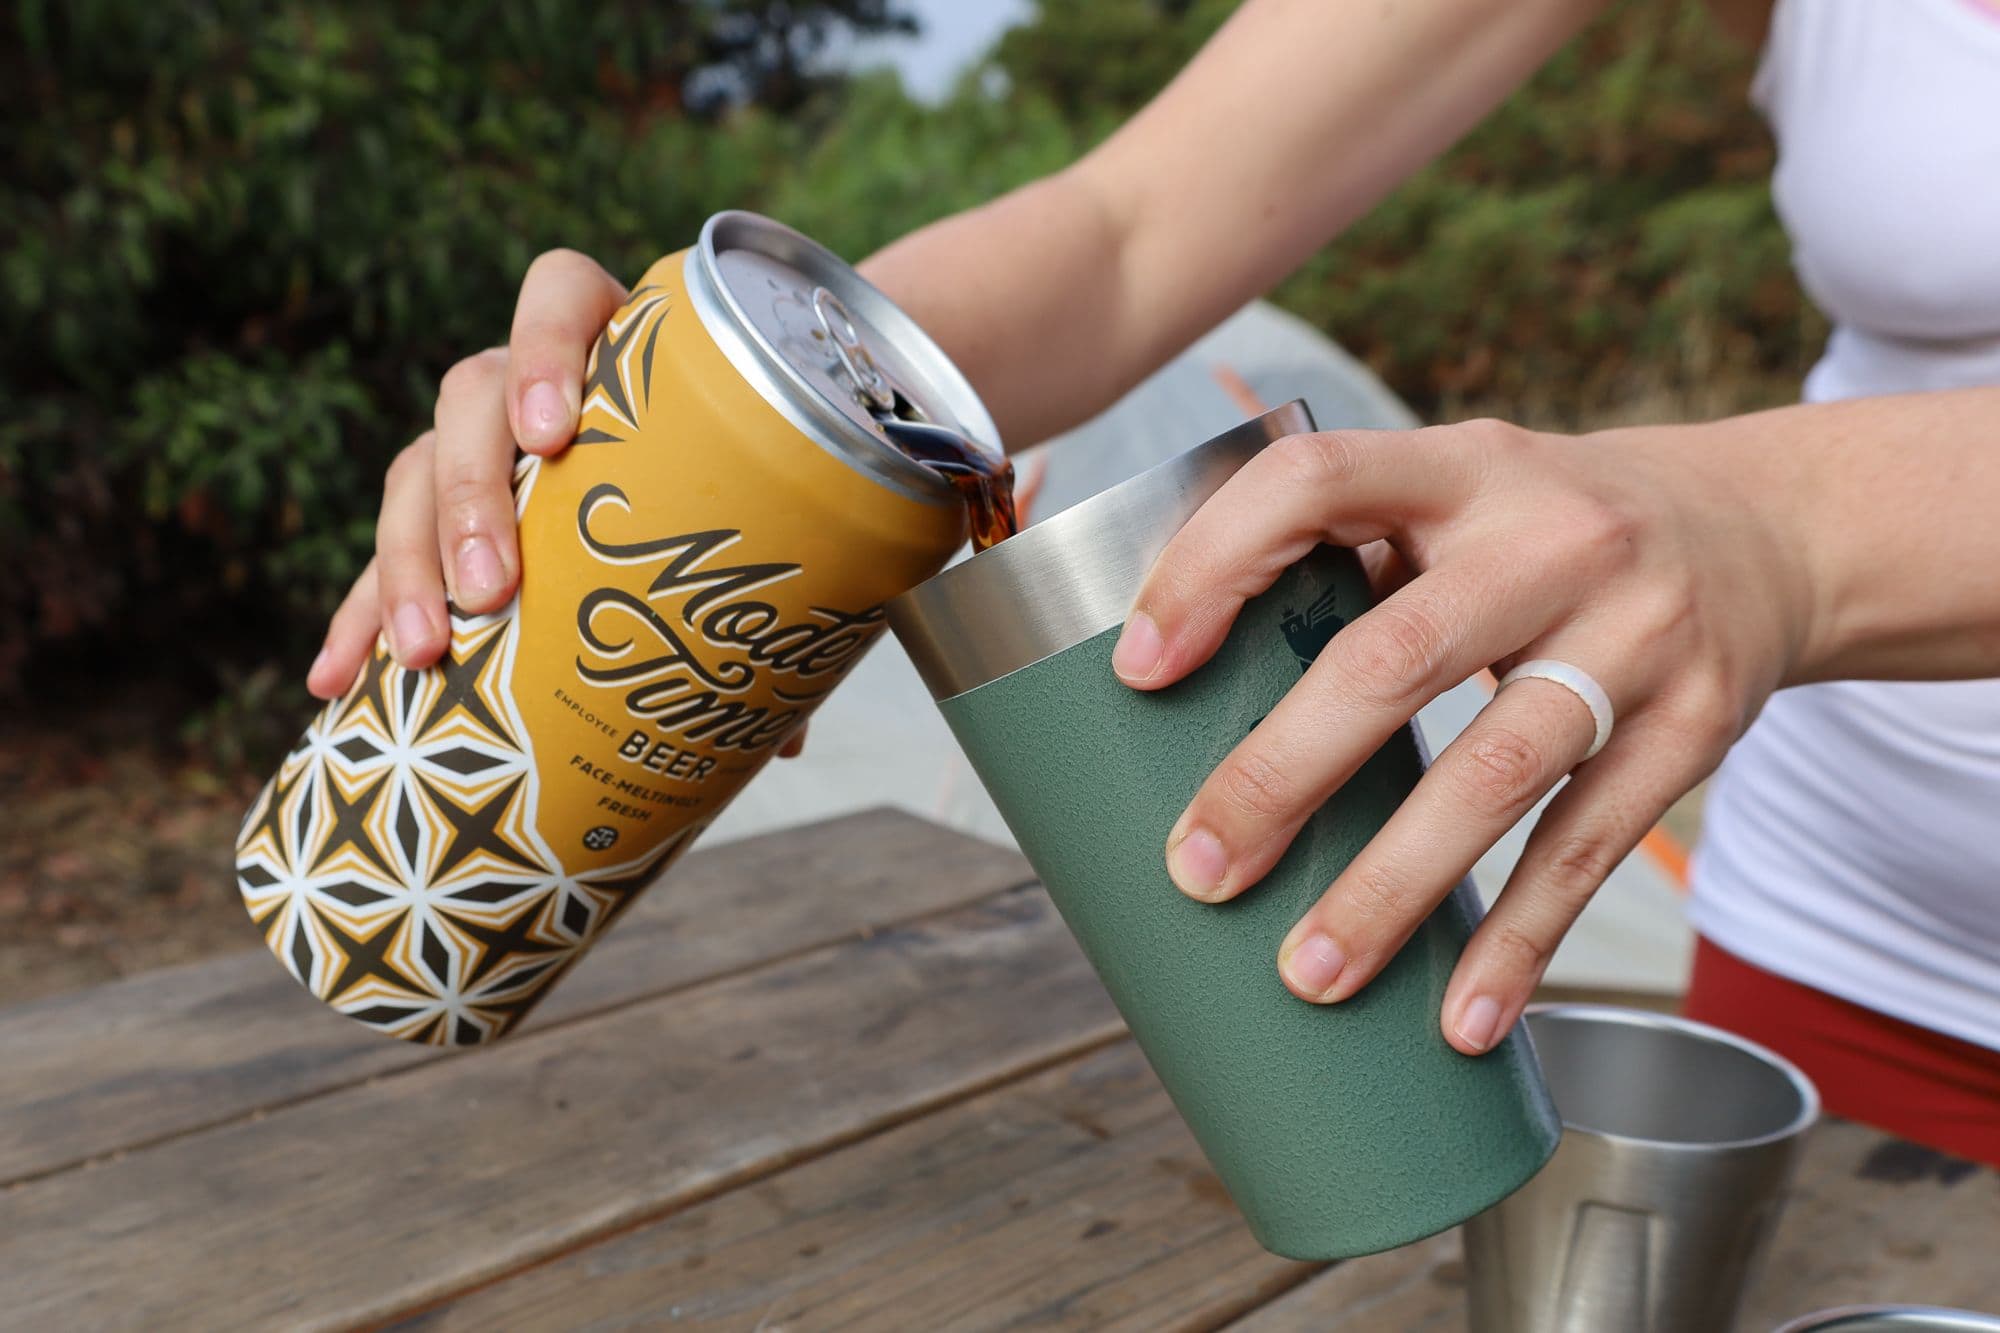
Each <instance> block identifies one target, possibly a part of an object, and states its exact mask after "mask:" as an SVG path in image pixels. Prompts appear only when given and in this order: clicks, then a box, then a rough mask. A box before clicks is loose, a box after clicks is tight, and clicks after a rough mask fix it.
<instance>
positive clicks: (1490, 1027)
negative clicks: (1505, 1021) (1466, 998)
mask: <svg viewBox="0 0 2000 1333" xmlns="http://www.w3.org/2000/svg"><path fill="white" fill-rule="evenodd" d="M1499 1026H1500V1002H1499V1001H1498V1000H1496V999H1494V998H1493V997H1492V996H1491V995H1479V996H1475V997H1474V998H1473V1000H1472V1002H1471V1003H1470V1004H1468V1005H1466V1006H1465V1008H1464V1009H1462V1010H1460V1011H1459V1015H1458V1039H1459V1040H1460V1041H1462V1042H1464V1043H1465V1044H1466V1045H1467V1046H1470V1047H1472V1048H1473V1049H1474V1050H1476V1051H1483V1050H1485V1049H1487V1048H1488V1047H1490V1046H1491V1045H1492V1044H1493V1040H1494V1038H1495V1037H1496V1036H1497V1035H1498V1034H1497V1033H1496V1032H1495V1030H1494V1029H1496V1028H1498V1027H1499Z"/></svg>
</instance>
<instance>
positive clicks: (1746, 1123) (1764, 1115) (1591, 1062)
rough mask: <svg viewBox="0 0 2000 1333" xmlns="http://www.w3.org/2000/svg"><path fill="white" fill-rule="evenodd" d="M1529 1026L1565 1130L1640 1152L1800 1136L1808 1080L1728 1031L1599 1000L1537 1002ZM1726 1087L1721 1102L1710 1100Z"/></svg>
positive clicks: (1810, 1095) (1809, 1118)
mask: <svg viewBox="0 0 2000 1333" xmlns="http://www.w3.org/2000/svg"><path fill="white" fill-rule="evenodd" d="M1526 1017H1527V1024H1528V1031H1529V1034H1530V1036H1531V1037H1532V1038H1533V1040H1534V1044H1535V1051H1536V1054H1537V1056H1538V1057H1539V1058H1540V1060H1541V1065H1542V1072H1543V1074H1544V1075H1545V1076H1546V1078H1547V1079H1548V1084H1549V1093H1550V1096H1551V1097H1553V1098H1554V1100H1555V1104H1556V1110H1557V1112H1558V1113H1559V1114H1560V1115H1561V1116H1562V1121H1563V1127H1564V1132H1565V1133H1572V1134H1583V1135H1587V1136H1589V1137H1592V1138H1596V1139H1600V1140H1603V1141H1605V1142H1608V1143H1621V1144H1632V1145H1634V1146H1635V1147H1643V1148H1645V1149H1647V1150H1648V1151H1654V1152H1666V1153H1672V1152H1676V1151H1686V1152H1690V1153H1704V1154H1714V1153H1725V1152H1732V1151H1738V1150H1749V1149H1755V1148H1760V1147H1763V1146H1765V1145H1768V1144H1771V1143H1775V1142H1779V1141H1782V1140H1784V1139H1788V1138H1793V1137H1795V1136H1797V1135H1800V1134H1803V1133H1804V1132H1805V1131H1806V1130H1807V1129H1809V1128H1810V1127H1811V1126H1812V1125H1813V1123H1814V1122H1815V1121H1817V1120H1818V1119H1819V1109H1820V1103H1819V1091H1818V1090H1817V1089H1816V1088H1814V1087H1813V1084H1812V1080H1811V1079H1809V1078H1807V1077H1806V1076H1805V1074H1804V1072H1803V1071H1801V1070H1800V1069H1799V1068H1798V1067H1797V1066H1796V1065H1794V1064H1792V1063H1791V1062H1790V1061H1789V1060H1786V1059H1785V1058H1784V1057H1782V1056H1780V1055H1778V1054H1777V1053H1776V1052H1774V1051H1771V1050H1768V1049H1766V1048H1765V1047H1762V1046H1759V1045H1758V1044H1757V1043H1755V1042H1753V1041H1748V1040H1746V1039H1744V1038H1742V1037H1739V1036H1737V1035H1736V1034H1735V1033H1733V1032H1725V1031H1723V1030H1722V1029H1721V1028H1716V1027H1710V1026H1709V1025H1708V1024H1706V1023H1697V1022H1694V1021H1693V1020H1691V1019H1685V1018H1678V1017H1674V1016H1671V1015H1667V1014H1656V1013H1649V1012H1647V1011H1644V1010H1638V1009H1623V1008H1619V1007H1617V1006H1615V1005H1598V1004H1538V1005H1531V1006H1529V1008H1528V1011H1527V1015H1526ZM1724 1086H1728V1087H1729V1088H1731V1090H1732V1091H1731V1093H1730V1095H1729V1096H1726V1097H1724V1096H1718V1095H1717V1093H1718V1091H1719V1090H1720V1089H1721V1088H1723V1087H1724Z"/></svg>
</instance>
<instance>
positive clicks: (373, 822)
mask: <svg viewBox="0 0 2000 1333" xmlns="http://www.w3.org/2000/svg"><path fill="white" fill-rule="evenodd" d="M517 624H518V622H517V621H516V620H515V619H514V617H513V616H512V615H511V614H509V613H506V612H503V613H500V614H499V615H495V616H485V617H477V618H472V617H459V616H456V615H454V617H453V620H452V625H453V634H452V649H451V654H450V656H449V657H448V658H446V659H445V660H444V661H441V662H440V663H439V664H438V665H437V666H436V667H434V668H432V669H430V670H428V671H404V670H403V669H402V668H400V667H398V666H397V665H396V664H395V662H394V660H393V659H392V658H391V657H390V656H389V654H388V653H387V651H386V650H384V649H383V648H381V647H380V646H379V645H378V647H377V648H376V651H375V655H374V656H373V658H372V659H370V661H369V662H368V664H367V666H366V668H365V669H364V670H363V672H362V675H361V678H360V680H359V681H358V682H357V683H356V684H355V686H354V688H353V689H352V690H351V691H350V692H349V693H348V695H347V697H346V698H344V699H341V700H338V701H336V702H335V703H333V704H330V705H328V706H327V708H326V709H325V710H324V711H322V712H321V713H320V715H319V716H318V717H317V718H315V719H314V721H313V723H312V725H311V726H310V727H308V728H307V730H306V733H305V735H304V737H303V738H301V739H300V741H299V743H298V744H297V745H296V746H294V747H293V749H292V752H291V753H290V754H289V755H287V756H286V757H285V761H284V763H283V764H282V765H280V767H279V770H278V772H277V774H276V775H275V776H274V777H273V778H272V779H271V781H270V782H269V783H267V784H266V785H265V788H264V791H263V794H262V795H260V796H259V797H258V798H257V801H256V803H255V804H254V805H253V806H252V807H251V808H250V813H249V815H248V816H247V817H246V818H245V820H244V824H243V832H242V836H241V838H240V839H239V841H238V844H237V853H236V877H237V886H238V888H239V889H240V890H241V891H242V894H243V901H244V905H245V906H246V907H248V908H249V910H250V916H251V919H252V920H254V921H255V922H256V923H257V925H258V927H259V928H260V929H261V930H262V931H263V933H264V942H265V943H266V944H267V945H268V946H269V947H270V949H271V952H272V953H274V954H276V955H277V956H278V958H279V960H280V961H282V962H283V963H284V965H285V967H286V968H287V969H288V970H289V971H290V972H291V973H292V975H293V976H294V977H296V978H297V979H298V981H299V982H300V984H302V985H304V986H305V987H306V988H307V989H309V990H311V991H312V992H313V993H314V994H315V995H317V996H319V997H320V998H321V999H322V1000H325V1001H326V1002H327V1003H328V1004H331V1005H332V1006H333V1007H334V1008H336V1009H338V1010H339V1011H340V1012H342V1013H344V1014H346V1015H347V1016H349V1017H350V1018H354V1019H357V1020H359V1021H361V1022H363V1023H368V1024H370V1025H372V1026H374V1027H377V1028H380V1029H381V1030H382V1031H384V1032H386V1033H389V1034H391V1035H394V1036H398V1037H403V1038H406V1039H409V1040H412V1041H423V1042H430V1043H433V1044H437V1045H452V1044H456V1045H473V1044H476V1043H479V1042H483V1041H487V1040H490V1039H492V1038H494V1037H497V1036H499V1035H501V1034H502V1033H504V1032H505V1031H507V1030H508V1029H509V1028H510V1027H512V1026H513V1025H514V1024H515V1023H517V1022H518V1021H520V1019H521V1017H522V1016H523V1015H524V1014H526V1013H527V1011H528V1010H529V1009H530V1008H532V1007H533V1005H534V1003H535V1002H536V1001H537V1000H538V999H540V998H541V995H542V993H543V992H544V991H545V990H546V989H547V988H548V986H549V985H550V983H552V982H553V981H554V980H555V979H556V978H557V977H558V976H559V975H560V974H561V973H562V971H563V969H564V968H565V967H567V966H568V964H569V963H570V962H571V961H572V960H573V959H574V958H576V957H577V956H578V955H579V954H580V953H581V952H582V951H583V950H584V949H585V948H586V947H588V946H589V944H590V943H591V942H592V941H593V940H594V939H595V938H596V936H597V935H598V934H599V933H601V932H602V931H603V930H604V929H605V928H606V927H607V926H608V925H609V924H610V923H611V922H612V920H613V919H615V918H616V917H617V916H618V915H619V913H620V912H621V911H622V910H623V908H624V907H625V906H626V904H628V903H629V902H630V901H631V900H632V899H633V898H634V897H636V896H637V894H638V892H639V890H641V889H643V888H644V887H645V886H646V885H647V884H648V883H650V882H651V881H652V879H653V878H654V876H655V875H657V874H658V872H659V870H660V869H661V867H662V866H663V864H664V862H665V859H666V858H667V857H668V856H670V855H671V854H672V852H673V851H674V850H675V848H677V847H678V846H680V845H681V844H683V843H685V842H686V841H687V840H688V839H689V837H691V836H692V834H693V832H694V830H693V829H688V830H683V831H681V832H680V833H678V834H676V835H675V836H674V837H672V838H671V839H669V840H668V841H667V842H666V843H665V844H663V845H662V846H659V847H655V848H652V849H650V850H649V851H648V852H647V853H646V854H645V855H644V856H643V857H641V858H639V859H638V860H637V861H634V862H631V863H627V864H624V865H620V866H615V867H612V868H609V869H606V870H602V871H598V872H596V873H593V874H590V875H586V876H571V875H565V874H563V873H562V872H561V871H560V869H559V868H558V863H557V859H556V857H555V856H554V855H552V854H551V852H550V851H549V849H548V848H547V847H546V846H545V845H543V843H542V841H541V839H540V838H539V837H538V836H537V835H536V833H535V830H534V828H533V815H532V811H533V810H534V801H535V795H536V782H535V772H534V764H533V762H532V760H531V758H530V757H529V755H528V754H527V753H526V751H524V750H523V749H522V747H521V744H520V740H519V738H520V737H521V736H522V735H523V731H522V723H521V719H520V717H519V716H518V715H517V714H516V712H515V709H514V707H513V702H512V700H511V699H510V697H509V694H508V691H507V688H506V682H507V679H508V676H509V675H510V674H511V673H510V671H509V668H510V667H511V665H512V656H513V650H514V641H515V638H516V628H517Z"/></svg>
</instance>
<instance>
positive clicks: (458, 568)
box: [432, 348, 521, 615]
mask: <svg viewBox="0 0 2000 1333" xmlns="http://www.w3.org/2000/svg"><path fill="white" fill-rule="evenodd" d="M506 379H507V353H506V351H505V350H503V349H499V348H494V349H492V350H489V351H485V352H481V353H479V354H478V355H477V356H469V357H467V358H466V359H465V360H463V361H461V362H459V363H458V364H457V365H455V366H453V367H452V368H451V369H450V370H449V371H447V372H445V377H444V383H443V384H442V385H441V386H440V387H439V389H438V400H437V415H436V422H437V444H436V447H435V448H434V449H433V450H432V467H433V468H434V476H433V479H432V486H433V488H434V490H435V492H436V495H437V518H436V524H437V542H438V558H439V560H440V561H441V562H442V568H443V570H444V578H445V586H446V587H447V588H448V589H449V590H450V593H451V600H452V604H453V605H455V606H457V607H458V608H459V609H460V610H461V611H469V612H472V613H473V614H475V615H478V614H482V613H484V612H487V611H491V610H494V609H495V608H497V607H499V606H502V605H504V604H505V603H506V601H507V598H508V597H509V596H511V595H512V594H513V591H514V582H515V580H516V579H517V578H518V577H519V576H520V568H521V559H520V554H519V546H518V545H517V543H516V542H515V538H514V492H513V487H512V484H511V481H512V477H513V472H514V458H515V452H516V451H515V448H514V433H513V429H512V427H510V426H509V425H508V424H507V399H506Z"/></svg>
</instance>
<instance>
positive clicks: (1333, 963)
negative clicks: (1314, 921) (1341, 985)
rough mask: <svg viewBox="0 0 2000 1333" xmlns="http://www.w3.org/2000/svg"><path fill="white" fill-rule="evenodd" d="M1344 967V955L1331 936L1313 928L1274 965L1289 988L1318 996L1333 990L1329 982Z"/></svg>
mask: <svg viewBox="0 0 2000 1333" xmlns="http://www.w3.org/2000/svg"><path fill="white" fill-rule="evenodd" d="M1346 966H1347V955H1346V954H1344V953H1342V952H1341V951H1340V946H1339V945H1338V944H1335V943H1334V942H1333V937H1332V936H1330V935H1327V934H1325V933H1324V932H1321V931H1317V930H1315V931H1313V932H1312V933H1311V934H1309V935H1307V936H1306V937H1305V938H1304V939H1302V940H1300V941H1299V942H1298V943H1297V944H1295V945H1293V946H1292V950H1291V952H1290V953H1288V954H1286V955H1285V956H1284V957H1283V958H1281V959H1279V960H1278V967H1279V968H1280V969H1281V970H1282V971H1283V972H1284V974H1285V979H1286V980H1287V981H1289V982H1291V983H1292V989H1294V990H1298V991H1303V992H1305V993H1306V994H1307V995H1313V996H1318V997H1321V998H1324V997H1325V995H1326V993H1327V992H1328V991H1330V990H1332V989H1333V983H1334V982H1336V981H1338V980H1340V970H1341V969H1342V968H1344V967H1346Z"/></svg>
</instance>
